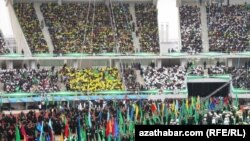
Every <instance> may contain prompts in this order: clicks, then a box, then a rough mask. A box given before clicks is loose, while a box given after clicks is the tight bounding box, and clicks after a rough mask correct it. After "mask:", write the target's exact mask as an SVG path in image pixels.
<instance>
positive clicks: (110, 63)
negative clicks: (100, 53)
mask: <svg viewBox="0 0 250 141" xmlns="http://www.w3.org/2000/svg"><path fill="white" fill-rule="evenodd" d="M109 67H112V59H109Z"/></svg>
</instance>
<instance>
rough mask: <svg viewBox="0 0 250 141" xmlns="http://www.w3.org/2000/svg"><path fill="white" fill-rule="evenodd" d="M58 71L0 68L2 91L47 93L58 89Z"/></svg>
mask: <svg viewBox="0 0 250 141" xmlns="http://www.w3.org/2000/svg"><path fill="white" fill-rule="evenodd" d="M57 80H58V73H57V72H56V71H55V70H48V69H37V70H36V69H27V68H26V69H12V70H0V82H1V83H3V84H4V88H3V89H4V91H5V92H7V93H12V92H38V93H48V92H54V91H59V87H58V86H57Z"/></svg>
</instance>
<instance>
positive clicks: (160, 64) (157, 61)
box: [156, 59, 162, 68]
mask: <svg viewBox="0 0 250 141" xmlns="http://www.w3.org/2000/svg"><path fill="white" fill-rule="evenodd" d="M156 67H157V68H161V67H162V62H161V60H160V59H157V60H156Z"/></svg>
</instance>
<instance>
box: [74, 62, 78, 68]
mask: <svg viewBox="0 0 250 141" xmlns="http://www.w3.org/2000/svg"><path fill="white" fill-rule="evenodd" d="M73 67H74V68H78V60H74V61H73Z"/></svg>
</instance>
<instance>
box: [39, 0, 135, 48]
mask: <svg viewBox="0 0 250 141" xmlns="http://www.w3.org/2000/svg"><path fill="white" fill-rule="evenodd" d="M128 6H129V5H128V4H118V3H114V4H109V6H106V5H105V4H104V3H91V4H75V3H70V4H69V3H67V4H65V3H64V4H62V5H61V6H60V5H58V4H56V3H48V4H42V5H41V10H42V12H43V14H44V17H45V23H46V25H47V26H48V27H49V31H50V34H51V35H52V41H53V44H54V48H55V52H57V53H70V52H81V53H103V52H115V51H120V52H122V53H130V52H133V51H134V47H133V42H132V32H131V31H132V29H131V27H132V24H131V20H132V18H131V17H132V16H131V14H130V12H129V10H128ZM117 46H118V47H119V50H116V47H117Z"/></svg>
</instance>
